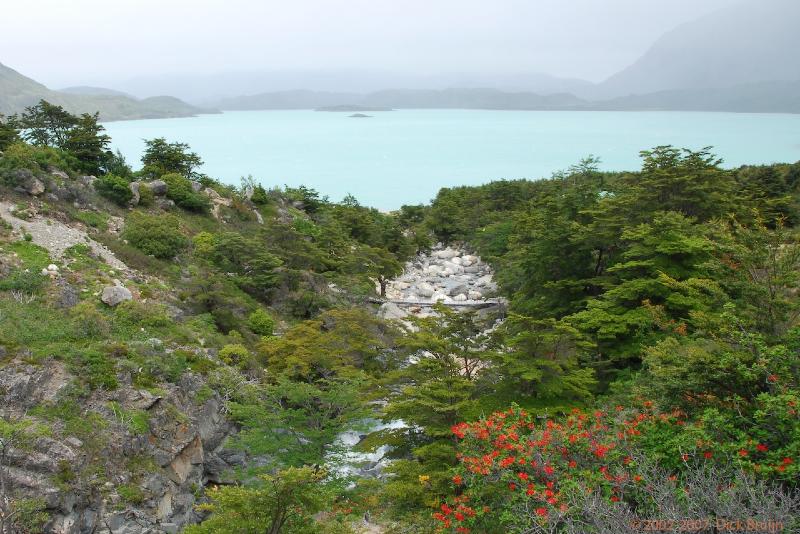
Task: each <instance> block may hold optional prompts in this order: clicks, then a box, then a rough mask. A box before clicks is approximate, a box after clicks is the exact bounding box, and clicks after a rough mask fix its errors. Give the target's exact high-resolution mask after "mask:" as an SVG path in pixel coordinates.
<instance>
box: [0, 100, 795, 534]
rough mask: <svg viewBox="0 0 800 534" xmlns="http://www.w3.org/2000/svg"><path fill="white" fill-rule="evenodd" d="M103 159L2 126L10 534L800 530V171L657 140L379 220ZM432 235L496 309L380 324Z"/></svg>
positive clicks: (93, 132)
mask: <svg viewBox="0 0 800 534" xmlns="http://www.w3.org/2000/svg"><path fill="white" fill-rule="evenodd" d="M108 146H109V139H108V137H107V136H105V135H104V132H103V128H102V126H100V125H98V124H97V117H96V116H91V115H83V116H80V117H76V116H73V115H71V114H70V113H67V112H65V111H64V110H63V109H61V108H59V107H57V106H53V105H50V104H47V103H46V102H42V103H40V104H39V105H38V106H35V107H32V108H29V109H28V110H27V111H26V112H25V113H24V114H22V115H21V116H19V117H16V118H15V119H14V120H13V121H9V120H6V119H0V152H2V156H0V219H2V221H3V222H2V227H0V439H2V441H1V442H0V490H1V493H0V533H2V534H7V533H11V532H13V533H18V532H19V533H33V532H66V533H70V534H72V533H79V532H80V533H82V532H101V533H109V532H113V533H118V532H125V533H144V532H159V533H161V532H178V531H180V530H181V529H185V532H187V533H193V534H202V533H263V532H268V533H271V534H275V533H279V532H280V533H312V532H313V533H317V532H321V533H325V532H330V533H334V532H335V533H346V532H373V533H374V532H386V533H429V532H474V533H495V532H497V533H500V532H519V533H522V532H525V533H534V532H542V533H544V532H549V533H556V532H564V533H573V532H574V533H578V532H580V533H585V532H641V531H643V530H647V526H648V525H650V524H651V523H648V522H649V521H654V520H661V521H672V522H673V523H669V525H671V526H670V527H669V528H671V529H672V530H676V529H678V528H680V524H679V523H680V522H681V521H686V520H697V521H701V522H702V521H709V523H708V525H705V524H703V523H698V525H699V527H698V528H696V529H695V531H700V532H705V531H708V532H710V531H711V530H702V529H701V528H700V527H702V528H706V526H707V528H708V529H711V528H712V525H713V524H715V522H716V521H718V520H723V521H727V520H730V521H736V520H741V521H748V520H749V521H756V522H760V523H757V526H758V525H762V526H763V525H767V522H771V523H770V524H778V523H780V524H781V528H783V531H784V532H793V531H796V530H797V529H798V528H800V523H798V517H799V516H800V496H798V493H797V491H798V488H797V480H798V466H797V462H798V461H800V414H798V402H800V394H799V392H798V386H799V385H800V358H798V350H800V329H799V325H798V314H799V313H800V299H798V297H797V292H798V289H799V286H800V274H799V273H800V247H799V246H798V233H797V225H798V224H800V163H786V164H776V165H769V166H747V167H741V168H738V169H727V168H725V167H724V165H723V163H722V162H720V161H719V160H718V159H717V158H716V157H715V156H714V155H713V149H706V150H701V151H697V152H693V151H688V150H682V149H679V148H675V147H667V146H664V147H654V148H651V149H649V150H645V151H643V152H642V165H641V169H639V170H631V171H630V172H622V173H606V172H601V171H600V170H598V169H599V162H598V161H596V160H594V159H592V158H588V159H586V160H584V161H582V162H578V163H577V164H576V166H574V167H572V168H570V169H566V170H565V171H564V172H562V173H559V174H557V175H555V176H553V177H551V178H547V179H540V180H536V181H526V180H520V181H500V182H493V183H489V184H486V185H484V186H478V187H460V188H451V189H443V190H441V191H440V192H439V194H438V195H437V197H436V198H435V199H434V200H433V201H432V202H431V204H430V205H425V206H404V207H403V208H402V209H401V210H399V211H397V212H395V213H391V214H385V213H380V212H378V211H377V210H374V209H370V208H368V207H364V206H361V205H360V204H359V203H358V201H357V200H356V199H355V198H352V197H348V198H347V199H345V200H344V201H343V202H341V203H335V202H331V201H329V200H328V199H326V198H320V196H319V195H318V194H317V193H316V192H315V191H313V190H310V189H307V188H297V189H291V188H285V189H278V188H270V187H265V186H263V185H261V184H259V183H258V181H257V180H255V179H253V178H251V177H248V178H244V179H243V180H242V184H241V186H240V187H234V186H230V185H223V184H221V183H219V182H218V181H216V180H214V178H213V177H209V176H206V175H204V174H203V173H202V157H201V156H202V155H199V154H196V153H194V152H192V150H191V148H190V147H188V146H187V145H185V144H181V143H170V142H167V141H166V140H164V139H150V140H148V141H147V143H146V147H147V148H146V151H145V154H144V156H143V158H142V161H141V165H140V166H139V165H137V167H139V168H138V169H137V170H134V169H133V168H132V167H131V165H130V164H129V162H126V161H124V159H123V158H122V157H121V156H120V155H119V154H113V153H111V152H110V151H109V150H108ZM437 242H442V243H446V244H451V245H453V246H459V247H463V248H467V249H469V250H471V251H472V253H474V254H475V255H479V256H480V257H481V258H482V259H483V261H486V262H488V263H489V264H490V265H491V266H492V267H493V269H494V277H495V280H496V281H497V283H498V286H499V289H498V291H499V294H500V295H501V296H503V297H505V299H506V302H507V310H506V312H505V313H500V314H499V315H498V314H496V313H494V312H486V311H485V310H484V311H465V312H459V311H457V310H454V309H451V308H449V307H447V306H444V305H437V306H436V307H435V313H432V314H420V315H413V314H409V315H407V316H405V317H403V318H402V319H401V320H387V319H385V318H383V317H384V316H385V314H382V313H378V311H379V310H378V308H379V304H380V302H381V300H380V287H381V286H382V285H385V282H386V281H387V280H389V279H392V278H395V277H398V276H399V275H400V274H401V273H402V271H403V265H404V263H405V262H406V261H408V260H413V259H414V258H415V257H416V255H417V254H418V253H419V252H427V251H430V250H431V249H432V248H434V247H435V244H436V243H437ZM434 250H441V249H439V248H434ZM381 309H383V308H381ZM375 420H382V421H384V422H385V423H386V425H382V426H380V427H379V428H378V427H376V425H374V424H372V423H374V422H375ZM400 422H402V424H400ZM347 431H349V432H350V433H354V434H355V435H356V436H358V439H357V440H356V441H358V444H357V445H356V449H357V450H358V451H361V452H364V451H376V450H381V451H384V452H385V453H386V456H385V457H386V459H387V461H386V462H385V464H383V465H385V467H384V468H383V469H382V470H381V471H380V472H377V473H375V470H374V469H372V468H374V467H375V466H369V467H370V469H365V470H361V471H358V472H357V473H356V474H355V475H353V474H352V473H353V471H348V470H345V469H343V468H342V467H343V465H344V464H345V463H346V461H347V460H346V458H347V455H343V453H346V452H353V451H352V450H351V451H347V450H344V449H346V447H345V445H344V444H343V442H342V440H341V439H339V437H340V436H341V435H342V434H343V433H344V432H347ZM367 472H370V473H373V474H371V475H367V474H365V473H367ZM696 526H697V525H696ZM752 530H758V528H756V527H753V529H752Z"/></svg>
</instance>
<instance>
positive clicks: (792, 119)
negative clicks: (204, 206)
mask: <svg viewBox="0 0 800 534" xmlns="http://www.w3.org/2000/svg"><path fill="white" fill-rule="evenodd" d="M348 115H349V114H348V113H325V112H315V111H241V112H226V113H224V114H220V115H203V116H200V117H194V118H188V119H158V120H139V121H125V122H113V123H107V124H105V126H106V128H107V130H108V133H109V135H111V137H112V140H113V141H112V144H113V148H115V149H116V148H118V149H120V150H121V151H122V153H123V154H124V155H125V156H126V158H127V159H128V161H129V162H130V163H132V164H133V166H134V167H138V166H139V158H140V157H141V154H142V151H143V149H144V142H143V140H144V139H150V138H153V137H165V138H167V139H168V140H170V141H182V142H186V143H189V145H191V147H192V149H193V150H194V151H195V152H197V153H198V154H200V156H201V157H202V158H203V160H204V161H205V165H204V166H203V167H202V168H201V171H202V172H205V173H206V174H208V175H210V176H213V177H215V178H217V179H219V180H221V181H223V182H226V183H233V184H238V183H239V179H240V177H242V176H246V175H248V174H252V175H253V176H254V177H255V178H256V180H257V181H259V182H261V183H262V184H263V185H264V186H265V187H267V188H269V187H272V186H283V185H290V186H297V185H306V186H308V187H312V188H314V189H316V190H318V191H319V192H320V193H322V194H323V195H328V196H329V197H330V199H331V200H334V201H339V200H341V199H342V198H343V197H344V196H345V195H346V194H348V193H352V194H353V195H355V197H356V198H357V199H358V200H359V201H360V202H361V203H362V204H364V205H369V206H374V207H376V208H379V209H384V210H389V209H395V208H398V207H399V206H401V205H402V204H416V203H422V202H427V201H429V200H430V199H431V198H433V197H434V196H435V195H436V192H437V191H438V190H439V189H440V188H442V187H449V186H455V185H475V184H481V183H485V182H489V181H492V180H498V179H503V178H506V179H515V178H529V179H537V178H543V177H548V176H550V175H551V174H552V173H553V172H555V171H559V170H564V169H566V168H568V167H569V166H570V165H573V164H575V163H577V162H578V161H580V160H581V159H582V158H584V157H586V156H589V155H594V156H597V157H599V158H600V159H601V168H602V169H603V170H635V169H638V168H639V164H640V160H639V151H640V150H643V149H647V148H651V147H654V146H657V145H666V144H671V145H674V146H680V147H687V148H692V149H699V148H702V147H705V146H713V147H714V152H715V153H716V154H717V155H719V156H720V157H722V158H723V159H724V166H726V167H734V166H738V165H742V164H750V163H752V164H755V163H774V162H794V161H797V160H800V115H782V114H736V113H690V112H687V113H681V112H573V111H476V110H400V111H391V112H370V113H369V115H372V117H371V118H363V119H358V118H350V117H349V116H348Z"/></svg>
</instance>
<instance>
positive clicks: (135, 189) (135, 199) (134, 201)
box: [128, 182, 141, 206]
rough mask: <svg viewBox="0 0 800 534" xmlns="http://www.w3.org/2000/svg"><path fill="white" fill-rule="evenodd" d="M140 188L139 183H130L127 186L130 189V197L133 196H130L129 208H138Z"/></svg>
mask: <svg viewBox="0 0 800 534" xmlns="http://www.w3.org/2000/svg"><path fill="white" fill-rule="evenodd" d="M140 186H141V184H140V183H139V182H131V183H130V185H129V186H128V187H129V188H130V190H131V195H133V196H131V200H130V205H131V206H138V205H139V200H141V195H140V194H139V187H140Z"/></svg>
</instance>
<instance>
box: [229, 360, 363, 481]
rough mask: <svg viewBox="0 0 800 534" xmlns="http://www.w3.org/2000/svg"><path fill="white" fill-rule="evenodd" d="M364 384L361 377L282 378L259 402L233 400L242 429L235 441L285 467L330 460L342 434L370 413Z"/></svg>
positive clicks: (266, 389)
mask: <svg viewBox="0 0 800 534" xmlns="http://www.w3.org/2000/svg"><path fill="white" fill-rule="evenodd" d="M365 385H366V382H365V378H364V377H362V376H353V377H347V378H332V379H320V380H313V381H308V382H305V381H298V380H292V379H291V378H289V377H287V376H277V377H275V378H274V379H273V380H272V381H271V382H270V383H269V384H266V385H264V386H263V388H262V389H261V397H260V400H259V402H258V403H254V404H239V403H236V402H231V403H229V405H228V407H229V409H230V411H231V417H232V418H233V420H234V421H236V422H237V423H238V424H240V425H241V427H242V429H241V432H240V433H239V434H238V435H237V436H236V438H235V440H234V443H235V444H236V445H237V446H238V447H242V448H244V449H246V450H247V451H248V452H249V453H250V454H255V455H268V456H270V457H271V458H274V459H275V460H276V462H277V463H279V464H281V465H291V466H301V465H310V464H322V463H326V461H328V460H331V459H333V458H335V454H336V453H337V452H339V451H337V450H336V447H335V445H336V438H337V436H338V435H339V434H341V433H342V432H344V431H347V430H350V429H352V428H353V427H354V425H355V424H356V423H357V422H358V421H360V420H362V419H363V418H365V417H367V416H368V415H369V410H368V409H367V407H366V405H365V403H364V402H363V399H362V396H363V394H364V391H365ZM275 429H281V431H280V432H276V431H275Z"/></svg>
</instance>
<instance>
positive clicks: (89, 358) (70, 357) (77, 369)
mask: <svg viewBox="0 0 800 534" xmlns="http://www.w3.org/2000/svg"><path fill="white" fill-rule="evenodd" d="M65 359H66V360H67V361H68V362H69V364H70V367H72V369H71V370H72V372H73V374H75V375H76V376H79V377H81V379H82V380H83V381H84V382H85V383H86V384H87V385H88V386H89V387H90V388H92V389H106V390H113V389H117V386H118V385H119V383H118V382H117V373H116V368H115V365H114V361H113V360H112V359H111V356H109V355H108V354H106V353H104V352H101V351H99V350H97V349H94V348H85V349H84V348H75V349H73V350H70V351H68V353H67V354H65Z"/></svg>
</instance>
